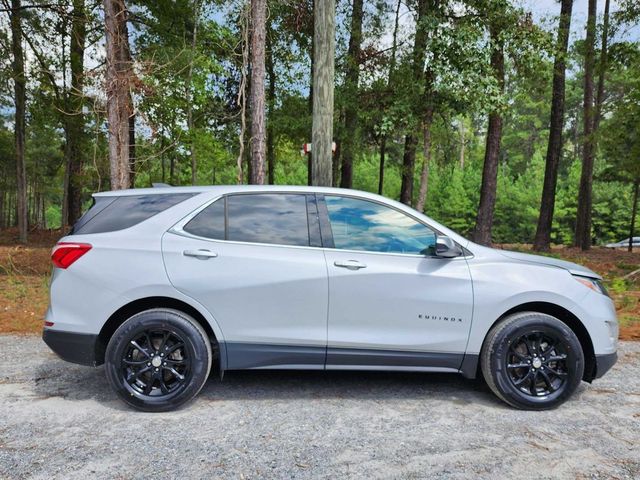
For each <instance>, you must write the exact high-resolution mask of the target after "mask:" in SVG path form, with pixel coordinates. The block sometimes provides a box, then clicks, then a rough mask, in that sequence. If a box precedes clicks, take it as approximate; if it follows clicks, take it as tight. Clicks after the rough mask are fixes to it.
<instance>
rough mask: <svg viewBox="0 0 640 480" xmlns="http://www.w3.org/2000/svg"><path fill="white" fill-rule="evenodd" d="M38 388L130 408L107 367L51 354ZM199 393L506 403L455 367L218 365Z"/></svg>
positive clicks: (207, 396)
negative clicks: (311, 368)
mask: <svg viewBox="0 0 640 480" xmlns="http://www.w3.org/2000/svg"><path fill="white" fill-rule="evenodd" d="M33 388H34V394H35V395H36V397H38V398H42V399H44V398H51V397H62V398H64V399H67V400H91V399H93V400H95V401H97V402H99V403H101V404H104V405H105V406H108V407H109V408H116V409H118V410H127V409H128V407H126V406H125V405H124V404H123V403H121V402H120V401H119V400H118V397H117V396H116V394H115V393H114V392H113V391H112V390H111V388H110V387H109V385H108V383H107V378H106V375H105V371H104V367H98V368H91V367H82V366H78V365H73V364H69V363H66V362H63V361H62V360H59V359H57V358H56V359H49V360H47V361H43V362H42V363H41V364H40V365H38V366H37V367H36V369H35V372H34V383H33ZM197 398H198V399H197V400H196V402H220V401H238V400H240V401H242V400H251V401H260V400H286V399H288V400H296V399H315V400H318V399H342V400H403V399H404V400H416V399H420V400H427V401H428V400H440V401H451V402H452V403H453V404H455V405H466V404H470V403H479V404H486V405H487V406H490V407H494V408H495V407H501V406H502V403H501V402H499V401H498V400H497V399H496V398H495V397H494V396H493V394H492V393H491V391H490V390H489V388H488V387H487V386H486V384H485V383H484V382H483V381H482V380H481V379H475V380H469V379H465V378H463V377H462V376H460V375H458V374H455V373H451V374H449V373H446V374H445V373H406V372H374V371H302V370H287V371H285V370H270V371H269V370H261V371H255V370H254V371H230V372H225V374H224V378H222V379H221V378H220V374H219V372H217V371H213V372H212V373H211V375H210V377H209V379H208V380H207V383H206V384H205V386H204V388H203V389H202V391H201V392H200V394H199V396H198V397H197ZM186 408H188V406H187V407H186Z"/></svg>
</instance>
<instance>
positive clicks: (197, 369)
mask: <svg viewBox="0 0 640 480" xmlns="http://www.w3.org/2000/svg"><path fill="white" fill-rule="evenodd" d="M211 359H212V354H211V344H210V342H209V339H208V337H207V334H206V332H205V331H204V330H203V329H202V327H201V326H200V325H199V324H198V323H197V322H196V321H195V320H194V319H193V318H191V317H189V316H188V315H186V314H184V313H182V312H179V311H177V310H171V309H153V310H147V311H144V312H141V313H138V314H136V315H134V316H132V317H131V318H129V319H128V320H127V321H125V322H124V323H123V324H122V325H121V326H120V327H119V328H118V329H117V330H116V331H115V333H114V334H113V337H111V340H110V341H109V345H108V346H107V351H106V354H105V363H106V372H107V379H108V380H109V383H110V384H111V387H112V388H113V390H114V391H115V392H116V393H117V394H118V395H119V396H120V398H122V399H123V400H124V401H125V402H126V403H128V404H129V405H131V406H133V407H135V408H137V409H139V410H145V411H154V412H159V411H166V410H172V409H174V408H177V407H178V406H180V405H182V404H183V403H185V402H187V401H189V400H191V399H192V398H193V397H195V396H196V395H197V393H198V392H199V391H200V390H201V389H202V387H203V386H204V384H205V382H206V380H207V377H208V376H209V371H210V370H211Z"/></svg>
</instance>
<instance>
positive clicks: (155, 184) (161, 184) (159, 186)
mask: <svg viewBox="0 0 640 480" xmlns="http://www.w3.org/2000/svg"><path fill="white" fill-rule="evenodd" d="M151 186H152V187H153V188H166V187H171V186H172V185H169V184H168V183H152V184H151Z"/></svg>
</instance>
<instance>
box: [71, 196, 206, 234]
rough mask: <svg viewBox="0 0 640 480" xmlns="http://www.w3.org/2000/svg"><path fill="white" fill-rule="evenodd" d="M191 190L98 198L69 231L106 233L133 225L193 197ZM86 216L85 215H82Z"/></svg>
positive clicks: (76, 232)
mask: <svg viewBox="0 0 640 480" xmlns="http://www.w3.org/2000/svg"><path fill="white" fill-rule="evenodd" d="M193 195H194V194H193V193H162V194H155V195H127V196H121V197H113V198H114V199H113V200H111V201H107V200H102V199H103V198H111V197H97V200H96V202H95V204H94V206H93V207H91V209H89V211H87V213H85V214H84V215H83V216H82V218H80V220H78V223H76V225H75V226H74V227H73V231H72V234H88V233H105V232H115V231H117V230H124V229H125V228H129V227H133V226H134V225H137V224H138V223H140V222H143V221H144V220H147V219H149V218H151V217H153V216H154V215H157V214H158V213H160V212H163V211H164V210H167V209H168V208H171V207H173V206H175V205H177V204H178V203H180V202H182V201H184V200H186V199H187V198H190V197H192V196H193ZM85 217H86V218H85Z"/></svg>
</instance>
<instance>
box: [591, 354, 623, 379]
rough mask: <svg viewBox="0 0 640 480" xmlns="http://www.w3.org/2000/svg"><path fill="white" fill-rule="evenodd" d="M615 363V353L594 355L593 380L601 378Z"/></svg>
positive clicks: (616, 355) (616, 356) (616, 359)
mask: <svg viewBox="0 0 640 480" xmlns="http://www.w3.org/2000/svg"><path fill="white" fill-rule="evenodd" d="M617 361H618V353H617V352H613V353H607V354H605V355H596V372H595V375H594V378H600V377H602V376H603V375H604V374H605V373H607V372H608V371H609V370H610V369H611V367H613V366H614V365H615V363H616V362H617Z"/></svg>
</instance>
